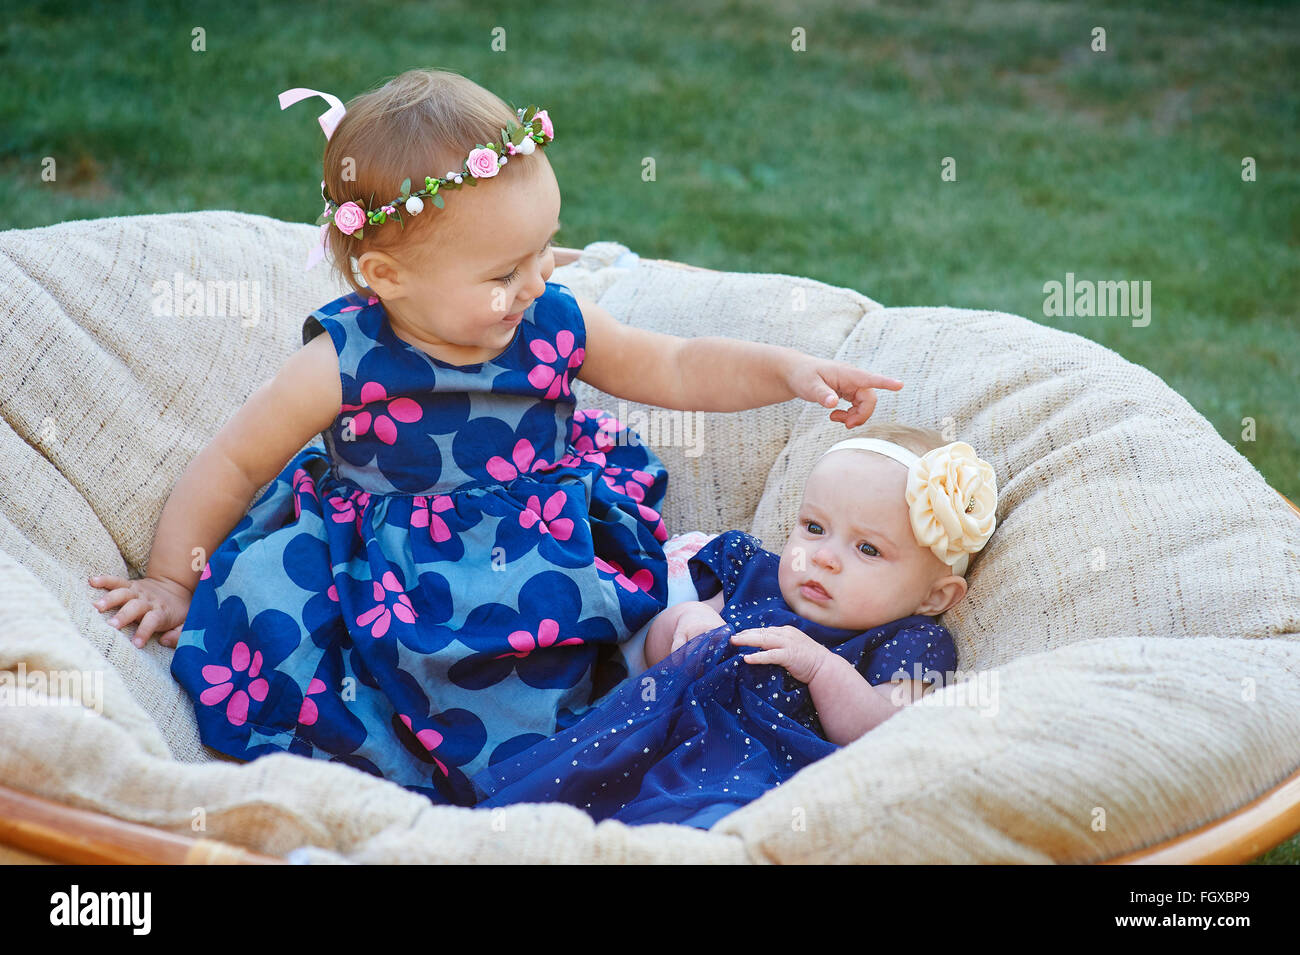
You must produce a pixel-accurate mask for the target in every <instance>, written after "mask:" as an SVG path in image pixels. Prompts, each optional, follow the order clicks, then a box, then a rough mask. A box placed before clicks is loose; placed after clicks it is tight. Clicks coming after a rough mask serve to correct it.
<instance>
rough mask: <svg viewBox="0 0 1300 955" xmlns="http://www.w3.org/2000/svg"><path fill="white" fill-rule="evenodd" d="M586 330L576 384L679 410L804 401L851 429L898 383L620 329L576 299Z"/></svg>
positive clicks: (775, 353)
mask: <svg viewBox="0 0 1300 955" xmlns="http://www.w3.org/2000/svg"><path fill="white" fill-rule="evenodd" d="M575 298H577V301H578V305H579V306H580V307H581V309H582V317H583V320H584V322H585V324H586V327H587V346H586V357H585V359H584V362H583V366H582V369H581V371H580V372H579V373H578V377H579V378H580V379H582V380H583V381H586V382H588V383H589V384H592V385H594V386H595V387H597V388H599V389H600V390H601V391H604V392H607V393H608V394H611V395H615V396H617V397H620V398H626V399H627V400H629V401H639V402H641V403H643V404H650V405H657V406H658V407H661V408H676V409H680V410H684V411H741V410H743V409H746V408H757V407H760V406H762V405H770V404H776V403H777V402H781V401H789V400H790V399H791V398H805V399H807V400H808V401H813V402H816V403H817V404H820V405H822V406H823V407H826V408H833V407H835V405H836V404H837V402H838V398H845V399H847V400H848V401H849V402H850V403H851V404H852V407H850V408H844V409H837V410H835V411H832V412H831V413H830V416H829V417H830V419H831V420H832V421H839V422H842V423H843V424H844V426H845V427H846V428H855V427H857V426H858V425H860V424H862V423H863V422H865V421H866V420H867V419H868V418H870V417H871V413H872V412H873V411H874V410H875V408H876V393H875V390H874V389H876V388H888V389H889V390H891V391H898V390H899V389H901V388H902V387H903V383H902V382H901V381H899V380H898V379H896V378H888V377H886V376H884V375H877V374H875V373H873V372H869V371H864V370H862V369H861V368H855V367H853V366H852V365H849V364H845V363H844V362H838V361H832V360H830V359H825V358H816V357H814V356H812V355H805V354H804V353H803V352H801V351H797V350H795V349H793V348H785V347H782V346H780V345H768V344H765V343H763V342H750V341H743V340H741V339H736V338H722V337H718V336H709V337H705V338H679V337H677V336H675V335H663V334H660V333H658V332H652V331H648V330H646V329H643V328H634V327H632V326H630V325H623V324H621V323H620V322H619V321H618V320H617V319H615V318H614V316H612V315H610V314H609V312H607V311H605V309H603V308H601V307H600V306H599V305H597V304H596V303H595V302H592V301H590V300H589V299H585V298H583V297H581V296H575Z"/></svg>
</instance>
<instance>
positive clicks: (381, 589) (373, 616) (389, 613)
mask: <svg viewBox="0 0 1300 955" xmlns="http://www.w3.org/2000/svg"><path fill="white" fill-rule="evenodd" d="M382 579H383V584H382V585H381V584H380V582H379V581H378V580H374V581H371V583H372V584H374V600H375V606H373V607H371V608H370V609H369V610H367V611H366V612H365V613H363V614H362V615H361V616H359V617H357V626H358V627H368V626H370V625H371V623H373V624H374V625H375V626H374V629H373V630H371V631H370V635H371V636H372V637H374V638H375V639H376V640H378V639H379V638H380V637H382V636H383V635H384V634H386V633H387V632H388V628H389V626H390V625H391V624H392V622H393V618H394V617H396V618H397V619H398V620H401V621H402V622H403V623H414V622H415V608H414V607H412V606H411V598H410V597H408V596H406V594H405V593H404V592H403V591H402V585H401V584H400V583H398V580H397V575H396V574H394V573H393V572H392V571H391V570H386V571H384V576H383V578H382ZM389 593H395V594H397V600H396V601H395V602H394V603H393V605H392V609H391V610H390V609H389V605H388V594H389Z"/></svg>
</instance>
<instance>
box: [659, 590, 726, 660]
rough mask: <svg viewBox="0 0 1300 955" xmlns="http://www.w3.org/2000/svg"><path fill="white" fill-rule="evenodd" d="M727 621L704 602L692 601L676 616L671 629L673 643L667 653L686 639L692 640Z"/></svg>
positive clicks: (723, 624) (724, 624)
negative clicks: (675, 621)
mask: <svg viewBox="0 0 1300 955" xmlns="http://www.w3.org/2000/svg"><path fill="white" fill-rule="evenodd" d="M726 623H727V621H725V620H723V619H722V616H721V615H720V614H719V613H718V612H717V611H716V610H714V609H713V608H712V607H710V606H709V605H708V604H706V603H702V602H696V603H693V604H692V605H691V606H690V607H688V608H687V609H686V610H683V611H682V615H681V616H680V617H678V618H677V627H676V629H675V630H673V645H672V647H671V648H670V649H669V651H668V652H669V653H672V652H673V650H676V649H677V648H678V647H680V646H681V645H682V644H684V643H686V642H687V641H688V640H693V639H694V638H695V637H698V636H699V635H700V634H702V633H706V632H707V631H709V630H715V629H717V628H718V627H722V626H726Z"/></svg>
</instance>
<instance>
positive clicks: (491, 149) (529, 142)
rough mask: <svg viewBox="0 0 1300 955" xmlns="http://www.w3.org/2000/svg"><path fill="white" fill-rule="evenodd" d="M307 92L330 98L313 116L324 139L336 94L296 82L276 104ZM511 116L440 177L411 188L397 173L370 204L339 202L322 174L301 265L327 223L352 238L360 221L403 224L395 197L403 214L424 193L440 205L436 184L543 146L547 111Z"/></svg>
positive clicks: (338, 114)
mask: <svg viewBox="0 0 1300 955" xmlns="http://www.w3.org/2000/svg"><path fill="white" fill-rule="evenodd" d="M311 96H319V97H320V98H321V99H323V100H325V102H327V103H329V104H330V108H329V109H328V110H326V111H325V112H324V113H321V115H320V117H319V122H320V126H321V129H322V130H323V131H324V132H325V138H326V139H329V138H330V136H332V135H333V133H334V130H335V128H336V127H337V126H338V124H339V120H341V119H342V118H343V116H344V114H345V113H346V109H345V108H344V106H343V102H342V101H341V100H340V99H339V98H338V97H337V96H333V95H331V94H330V93H322V92H320V91H319V90H309V89H305V88H303V87H297V88H295V89H291V90H285V91H284V92H283V93H281V94H280V97H279V99H280V109H287V108H288V107H290V106H292V105H293V104H294V103H297V102H298V101H300V100H304V99H307V98H308V97H311ZM515 116H517V117H518V119H519V121H518V122H515V121H514V120H506V125H505V126H504V127H503V128H502V129H501V130H500V133H501V142H500V143H499V144H498V143H495V142H491V143H487V144H486V145H484V144H482V143H478V144H476V145H475V146H474V148H473V149H471V150H470V151H469V155H468V156H466V157H465V160H464V162H463V163H462V164H461V168H460V169H453V170H451V171H449V172H448V173H447V175H445V176H441V177H434V176H425V177H424V188H423V189H418V190H416V191H415V192H412V191H411V180H410V177H407V178H406V179H403V180H402V185H401V188H400V193H399V195H397V196H394V197H393V198H392V199H389V200H388V201H387V202H381V203H378V204H376V203H375V201H374V200H375V197H374V196H373V195H371V197H370V201H369V203H368V207H367V206H364V205H362V204H361V203H359V202H355V201H348V202H344V203H339V202H337V201H336V200H334V199H333V198H331V197H330V194H329V191H328V190H327V189H326V188H325V182H324V180H322V181H321V184H320V192H321V198H322V199H324V200H325V211H324V212H322V213H321V214H320V215H319V216H318V217H317V218H316V224H317V225H318V226H320V227H321V231H320V244H319V246H317V247H315V248H313V249H312V251H311V254H310V255H308V256H307V268H308V269H310V268H311V267H312V266H314V265H315V264H316V263H317V262H319V261H320V260H321V259H322V258H323V257H324V255H325V242H326V236H327V235H328V234H329V228H330V224H331V223H332V224H333V225H334V227H335V228H336V229H338V230H339V231H340V232H342V233H343V234H344V235H355V236H356V237H357V238H362V237H363V236H364V235H365V228H366V226H378V225H383V224H384V223H385V222H387V221H388V220H389V219H390V218H391V219H396V220H397V224H398V225H400V226H402V228H405V227H406V226H405V224H404V223H403V221H402V214H401V212H400V211H398V206H399V203H400V205H401V209H404V210H405V211H406V214H407V215H409V216H418V215H419V214H420V213H421V212H423V211H424V197H428V198H429V199H430V201H431V202H432V203H433V204H434V205H435V206H437V207H438V208H439V209H441V208H443V207H444V203H443V199H442V196H440V195H439V194H438V192H439V190H440V189H460V188H462V187H463V185H464V183H465V182H468V183H469V184H470V185H471V186H477V185H478V180H480V179H491V178H492V177H493V176H495V175H496V174H497V173H498V172H500V171H501V167H502V166H504V165H505V164H506V163H507V162H509V161H510V157H511V156H515V155H519V156H528V155H531V154H532V152H533V151H534V150H535V149H537V148H538V147H539V146H545V145H546V144H547V143H549V142H550V141H551V140H552V139H554V138H555V127H554V126H553V125H552V124H551V117H550V116H549V115H548V114H547V111H546V110H544V109H538V108H537V107H536V106H528V107H521V108H519V109H516V110H515Z"/></svg>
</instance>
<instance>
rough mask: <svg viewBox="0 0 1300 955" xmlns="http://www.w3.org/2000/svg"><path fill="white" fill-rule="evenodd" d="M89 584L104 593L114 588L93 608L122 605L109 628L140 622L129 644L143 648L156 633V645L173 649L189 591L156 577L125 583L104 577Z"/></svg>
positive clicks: (185, 612) (183, 620)
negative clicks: (135, 621)
mask: <svg viewBox="0 0 1300 955" xmlns="http://www.w3.org/2000/svg"><path fill="white" fill-rule="evenodd" d="M90 583H91V585H92V586H94V587H99V588H102V589H104V590H108V589H109V588H110V587H112V588H115V589H114V590H111V591H110V592H109V593H107V594H105V595H104V596H103V597H100V598H99V599H98V600H96V601H95V607H96V609H98V610H101V611H104V610H111V609H112V608H114V607H116V606H118V605H119V604H121V605H123V606H122V609H121V610H119V611H118V612H117V613H116V614H115V615H114V617H113V619H112V620H110V621H109V625H110V626H113V627H118V628H119V629H120V628H122V627H125V626H126V625H127V624H128V623H130V622H131V621H132V620H135V619H137V618H138V619H139V620H140V623H139V625H138V626H137V627H136V628H135V638H134V640H133V641H132V642H133V643H135V645H136V646H137V647H143V646H144V645H145V643H146V641H148V639H149V637H150V636H151V635H153V634H155V633H160V632H161V636H159V638H158V642H159V643H161V644H162V645H163V646H164V647H175V646H176V641H177V640H178V639H180V635H181V630H182V629H184V627H183V625H184V623H185V615H186V614H187V613H188V612H189V609H190V599H191V598H192V597H193V596H194V594H193V593H192V592H191V591H189V590H186V589H185V588H184V587H182V586H181V585H180V584H178V583H176V582H175V581H172V580H162V579H159V578H156V577H140V578H138V579H136V580H128V579H126V578H125V577H114V576H112V575H110V574H104V575H97V576H95V577H91V578H90Z"/></svg>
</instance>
